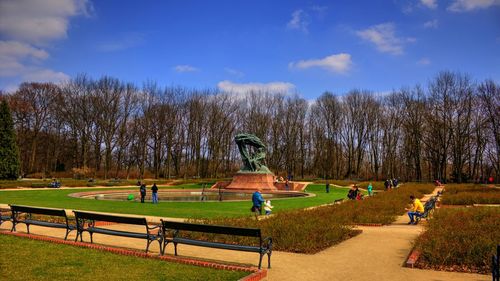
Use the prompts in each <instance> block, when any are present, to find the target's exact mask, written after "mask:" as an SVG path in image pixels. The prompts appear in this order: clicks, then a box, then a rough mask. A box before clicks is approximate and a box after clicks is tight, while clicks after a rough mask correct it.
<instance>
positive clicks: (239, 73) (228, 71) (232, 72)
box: [224, 67, 245, 77]
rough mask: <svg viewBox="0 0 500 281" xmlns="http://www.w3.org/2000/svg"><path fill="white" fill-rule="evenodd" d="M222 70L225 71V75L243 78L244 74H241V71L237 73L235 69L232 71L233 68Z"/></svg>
mask: <svg viewBox="0 0 500 281" xmlns="http://www.w3.org/2000/svg"><path fill="white" fill-rule="evenodd" d="M224 70H225V71H226V72H227V73H229V74H231V75H234V76H236V77H243V76H245V73H243V72H241V71H239V70H237V69H233V68H229V67H225V68H224Z"/></svg>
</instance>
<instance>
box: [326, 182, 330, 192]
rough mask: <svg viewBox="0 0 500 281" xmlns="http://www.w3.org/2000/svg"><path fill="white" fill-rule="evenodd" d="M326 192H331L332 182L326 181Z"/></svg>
mask: <svg viewBox="0 0 500 281" xmlns="http://www.w3.org/2000/svg"><path fill="white" fill-rule="evenodd" d="M326 193H330V183H329V182H328V181H327V182H326Z"/></svg>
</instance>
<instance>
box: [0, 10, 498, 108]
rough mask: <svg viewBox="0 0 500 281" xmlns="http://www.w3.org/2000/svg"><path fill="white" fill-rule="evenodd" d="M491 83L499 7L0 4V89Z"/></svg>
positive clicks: (307, 90) (313, 93)
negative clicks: (76, 81) (69, 83)
mask: <svg viewBox="0 0 500 281" xmlns="http://www.w3.org/2000/svg"><path fill="white" fill-rule="evenodd" d="M442 70H451V71H460V72H464V73H468V74H470V76H471V77H472V78H473V79H475V80H476V81H482V80H484V79H494V80H495V81H497V82H500V0H449V1H444V0H414V1H410V0H393V1H270V0H267V1H264V0H263V1H234V0H233V1H215V0H214V1H152V0H150V1H123V0H122V1H112V0H107V1H95V0H94V1H90V0H43V1H42V0H39V1H36V0H31V1H28V0H0V89H3V90H5V91H11V90H14V89H16V87H17V86H18V85H19V83H20V82H22V81H54V82H60V81H64V80H65V79H68V78H71V77H74V76H75V75H77V74H79V73H86V74H88V75H90V76H91V77H94V78H98V77H100V76H101V75H110V76H113V77H116V78H119V79H121V80H123V81H127V82H133V83H135V84H137V85H138V86H141V85H142V83H143V82H145V81H147V80H154V81H157V82H158V84H160V85H162V86H170V85H174V86H178V85H180V86H186V87H189V88H219V89H221V90H226V91H234V92H236V93H238V92H243V91H246V90H251V89H257V90H259V89H260V90H269V89H271V90H280V91H286V92H290V93H298V94H300V95H301V96H302V97H305V98H308V99H312V98H315V97H317V96H319V95H320V94H321V93H323V92H324V91H327V90H328V91H332V92H334V93H339V94H341V93H344V92H346V91H349V90H350V89H353V88H358V89H368V90H372V91H375V92H387V91H390V90H392V89H398V88H400V87H402V86H413V85H415V84H418V83H420V84H424V85H425V84H426V83H427V82H428V80H429V79H431V78H432V77H434V76H435V75H436V74H437V73H438V72H439V71H442Z"/></svg>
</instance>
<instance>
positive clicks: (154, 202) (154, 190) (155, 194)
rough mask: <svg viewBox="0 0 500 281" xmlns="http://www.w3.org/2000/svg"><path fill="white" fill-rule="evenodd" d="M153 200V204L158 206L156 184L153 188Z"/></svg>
mask: <svg viewBox="0 0 500 281" xmlns="http://www.w3.org/2000/svg"><path fill="white" fill-rule="evenodd" d="M151 192H152V194H151V198H152V199H153V204H158V186H156V183H153V186H152V187H151Z"/></svg>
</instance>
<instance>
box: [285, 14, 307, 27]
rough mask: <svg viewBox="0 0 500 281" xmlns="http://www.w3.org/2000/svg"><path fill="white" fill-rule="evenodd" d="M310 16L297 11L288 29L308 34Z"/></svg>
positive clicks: (288, 24)
mask: <svg viewBox="0 0 500 281" xmlns="http://www.w3.org/2000/svg"><path fill="white" fill-rule="evenodd" d="M308 18H309V16H308V14H307V13H306V12H304V11H303V10H296V11H294V12H293V13H292V18H291V19H290V21H289V22H288V23H287V25H286V27H287V28H288V29H297V30H301V31H303V32H305V33H307V32H308V29H307V27H308V26H309V20H308Z"/></svg>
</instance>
